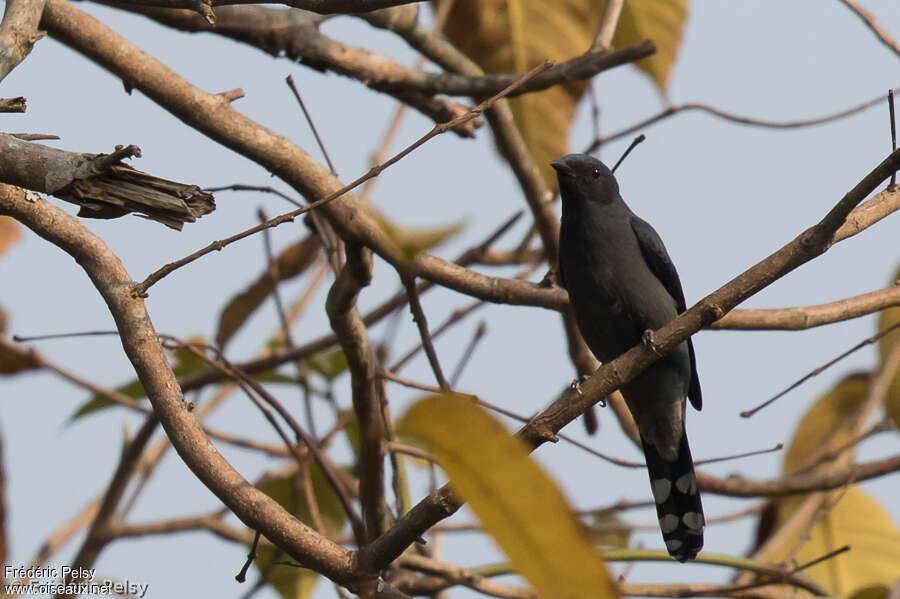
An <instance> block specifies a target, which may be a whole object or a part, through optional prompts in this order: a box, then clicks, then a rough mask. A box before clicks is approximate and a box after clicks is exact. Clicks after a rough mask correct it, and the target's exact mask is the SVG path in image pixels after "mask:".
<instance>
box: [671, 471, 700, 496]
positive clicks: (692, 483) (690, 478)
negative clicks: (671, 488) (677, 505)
mask: <svg viewBox="0 0 900 599" xmlns="http://www.w3.org/2000/svg"><path fill="white" fill-rule="evenodd" d="M675 488H676V489H678V490H679V491H681V492H682V493H684V494H685V495H696V494H697V479H696V478H694V473H693V472H688V473H687V474H682V475H681V476H680V477H679V478H678V480H676V481H675Z"/></svg>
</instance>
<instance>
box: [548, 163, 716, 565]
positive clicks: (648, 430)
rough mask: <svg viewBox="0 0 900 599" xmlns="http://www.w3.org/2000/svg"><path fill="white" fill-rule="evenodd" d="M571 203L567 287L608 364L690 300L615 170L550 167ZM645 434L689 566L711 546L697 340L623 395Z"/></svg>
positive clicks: (565, 223)
mask: <svg viewBox="0 0 900 599" xmlns="http://www.w3.org/2000/svg"><path fill="white" fill-rule="evenodd" d="M550 164H551V165H552V166H553V168H554V169H555V170H556V173H557V179H558V180H559V190H560V195H561V196H562V227H561V229H560V237H559V274H560V282H561V283H562V285H563V286H564V287H565V288H566V290H567V291H568V292H569V301H570V303H571V306H572V310H573V312H574V314H575V320H576V322H577V323H578V328H579V330H580V331H581V335H582V337H584V340H585V342H587V344H588V347H590V348H591V351H592V352H594V355H595V356H597V358H598V359H599V360H600V361H602V362H608V361H610V360H613V359H614V358H616V357H618V356H619V355H621V354H622V353H624V352H626V351H627V350H629V349H631V348H632V347H634V346H635V345H638V344H640V343H642V342H644V343H652V335H651V334H650V333H651V332H652V331H654V330H656V329H659V328H660V327H662V326H663V325H665V324H666V323H668V322H669V321H670V320H672V319H674V318H675V317H676V316H677V315H678V314H679V313H681V312H683V311H684V310H685V303H684V292H683V291H682V289H681V281H680V279H679V278H678V273H677V272H676V271H675V266H674V265H673V264H672V260H671V259H670V258H669V254H668V253H667V252H666V248H665V246H664V245H663V242H662V240H661V239H660V238H659V235H657V233H656V231H654V230H653V227H651V226H650V225H649V224H647V223H646V222H644V221H643V220H641V219H640V218H638V217H637V216H636V215H635V214H634V213H633V212H632V211H631V210H630V209H629V208H628V206H627V205H626V204H625V201H624V200H623V199H622V196H621V195H619V185H618V183H617V182H616V179H615V177H614V176H613V174H612V172H611V171H610V170H609V168H607V167H606V165H605V164H603V163H602V162H600V161H599V160H597V159H596V158H594V157H592V156H589V155H587V154H569V155H568V156H564V157H563V158H560V159H558V160H555V161H553V162H551V163H550ZM621 392H622V395H623V396H624V398H625V402H626V404H628V409H629V410H630V411H631V414H632V416H634V421H635V423H636V424H637V428H638V431H639V432H640V436H641V442H642V444H643V448H644V456H645V458H646V461H647V471H648V473H649V474H650V485H651V488H652V491H653V498H654V500H655V502H656V513H657V516H658V517H659V527H660V529H661V530H662V534H663V539H664V540H665V543H666V549H668V551H669V554H670V555H671V556H672V557H674V558H675V559H677V560H678V561H680V562H684V561H686V560H689V559H693V558H694V557H696V555H697V553H698V552H699V551H700V549H701V547H703V527H704V519H703V507H702V506H701V504H700V495H699V493H698V492H697V480H696V477H695V476H694V464H693V460H692V459H691V450H690V449H689V447H688V440H687V434H686V431H685V403H686V401H685V400H686V399H689V400H690V402H691V404H692V405H693V406H694V407H695V408H696V409H698V410H699V409H700V407H701V397H700V382H699V380H698V378H697V367H696V359H695V357H694V347H693V345H692V344H691V340H690V339H688V340H687V341H685V342H683V343H681V344H680V345H678V346H676V347H675V348H674V349H672V350H671V351H670V352H669V353H668V354H666V355H664V356H662V357H661V358H660V359H659V360H658V361H656V362H654V363H653V364H652V365H650V366H649V367H648V368H647V369H646V370H644V371H643V372H642V373H641V374H639V375H638V376H637V377H635V379H634V380H632V381H631V382H629V383H626V384H625V385H623V386H622V388H621Z"/></svg>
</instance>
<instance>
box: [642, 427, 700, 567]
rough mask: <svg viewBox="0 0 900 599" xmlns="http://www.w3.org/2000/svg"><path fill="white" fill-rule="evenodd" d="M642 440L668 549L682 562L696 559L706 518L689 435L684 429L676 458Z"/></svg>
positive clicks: (657, 513)
mask: <svg viewBox="0 0 900 599" xmlns="http://www.w3.org/2000/svg"><path fill="white" fill-rule="evenodd" d="M642 443H643V446H644V457H645V458H646V460H647V472H648V473H649V474H650V486H651V488H652V489H653V499H654V500H655V501H656V515H657V516H658V517H659V528H660V530H661V531H662V535H663V540H664V541H665V542H666V549H668V551H669V555H671V556H672V557H673V558H675V559H676V560H678V561H679V562H685V561H687V560H689V559H694V558H695V557H696V556H697V553H699V552H700V549H701V548H702V547H703V526H704V519H703V506H702V505H701V503H700V493H699V492H698V491H697V478H696V476H695V475H694V462H693V460H692V459H691V449H690V447H688V440H687V435H686V434H684V433H682V435H681V443H680V444H679V446H678V455H677V456H676V458H675V460H674V461H670V460H666V459H664V458H663V457H662V456H661V455H660V454H659V452H658V451H657V450H656V448H655V447H654V446H653V445H651V444H649V443H647V442H646V441H643V440H642Z"/></svg>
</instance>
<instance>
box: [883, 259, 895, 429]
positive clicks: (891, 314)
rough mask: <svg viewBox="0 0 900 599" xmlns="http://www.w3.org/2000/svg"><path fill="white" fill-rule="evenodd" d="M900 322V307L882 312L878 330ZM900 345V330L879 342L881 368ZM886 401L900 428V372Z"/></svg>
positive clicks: (887, 409)
mask: <svg viewBox="0 0 900 599" xmlns="http://www.w3.org/2000/svg"><path fill="white" fill-rule="evenodd" d="M897 281H900V270H898V271H897V272H896V273H895V274H894V280H893V282H894V284H897ZM898 322H900V306H894V307H893V308H888V309H887V310H882V312H881V315H880V316H879V317H878V330H879V331H883V330H885V329H887V328H889V327H892V326H894V325H895V324H897V323H898ZM898 343H900V329H895V330H894V331H892V332H890V333H888V334H887V335H885V336H884V337H882V338H881V339H879V340H878V355H879V357H880V360H879V367H883V366H884V365H885V363H887V360H888V357H889V356H890V353H891V350H892V349H893V348H894V347H895V346H896V345H897V344H898ZM884 400H885V410H886V411H887V413H888V415H889V416H890V417H891V418H892V419H893V420H894V423H895V424H896V425H897V426H898V427H900V370H898V372H897V373H896V374H894V378H893V379H892V380H891V384H890V387H889V388H888V392H887V395H886V397H885V398H884Z"/></svg>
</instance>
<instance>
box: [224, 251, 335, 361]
mask: <svg viewBox="0 0 900 599" xmlns="http://www.w3.org/2000/svg"><path fill="white" fill-rule="evenodd" d="M320 247H321V242H320V241H319V237H318V236H317V235H309V236H307V237H306V238H305V239H303V240H302V241H299V242H297V243H295V244H294V245H292V246H290V247H288V248H287V249H286V250H284V251H283V252H281V254H279V255H278V257H277V258H276V259H275V262H276V265H277V275H278V277H277V278H278V281H279V282H281V281H286V280H288V279H292V278H294V277H297V276H299V275H300V274H302V273H303V272H304V271H305V270H306V269H307V268H309V266H310V264H312V263H313V262H314V261H315V259H316V257H317V256H318V250H319V248H320ZM275 274H276V267H273V266H272V265H269V267H268V268H266V270H265V271H264V272H263V273H262V275H261V276H260V277H259V278H258V279H257V280H256V281H255V282H254V283H253V284H251V285H250V286H249V287H248V288H247V289H246V290H244V291H243V292H241V293H239V294H238V295H236V296H234V297H233V298H232V299H231V301H229V302H228V304H227V305H226V306H225V309H224V310H222V315H221V316H220V317H219V328H218V330H217V331H216V345H218V346H219V347H225V344H226V343H228V340H229V339H231V337H232V336H234V334H235V333H236V332H237V331H238V329H240V328H241V326H242V325H243V324H244V323H245V322H246V321H247V319H248V318H249V317H250V315H251V314H253V312H255V311H256V309H257V308H259V306H260V305H261V304H262V303H263V301H264V300H265V299H266V298H267V297H269V294H270V293H272V291H273V290H274V289H275Z"/></svg>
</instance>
